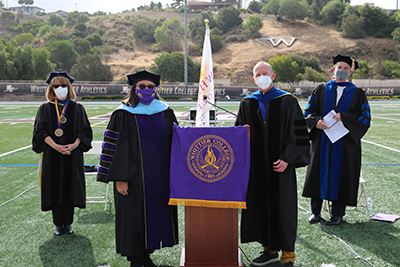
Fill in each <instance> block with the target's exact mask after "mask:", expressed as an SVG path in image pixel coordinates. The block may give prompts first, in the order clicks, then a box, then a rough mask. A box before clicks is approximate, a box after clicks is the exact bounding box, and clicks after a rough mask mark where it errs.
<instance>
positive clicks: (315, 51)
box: [0, 12, 397, 83]
mask: <svg viewBox="0 0 400 267" xmlns="http://www.w3.org/2000/svg"><path fill="white" fill-rule="evenodd" d="M136 16H148V17H150V18H153V19H160V18H163V17H164V18H166V19H167V20H169V19H172V18H174V17H177V18H179V19H180V20H181V21H182V23H183V22H184V14H183V13H168V12H133V13H123V14H117V15H115V14H114V15H109V16H101V17H92V18H91V19H90V20H89V21H88V22H87V23H86V25H87V32H88V34H90V33H93V32H95V31H101V32H102V36H103V39H104V40H106V41H105V43H104V44H103V46H102V47H101V50H100V51H101V53H102V60H103V62H104V63H105V64H108V65H110V67H111V71H112V72H113V74H114V80H118V79H121V78H124V77H126V74H128V73H131V72H133V71H134V70H135V69H138V68H149V67H150V66H151V64H153V60H154V58H155V57H156V56H157V55H158V54H159V53H160V52H154V51H152V50H151V45H148V44H144V43H143V42H141V41H140V40H135V39H134V37H133V30H132V24H133V23H134V21H135V19H137V17H136ZM197 16H199V15H198V14H193V13H189V14H188V21H190V20H192V19H194V18H196V17H197ZM241 16H242V18H243V20H244V22H245V21H246V19H247V18H248V16H249V15H245V14H244V15H241ZM260 16H261V17H262V18H263V21H264V26H263V28H262V29H261V31H260V33H261V38H258V39H249V40H247V41H245V42H230V43H227V42H225V41H223V48H222V49H221V50H220V51H218V52H217V53H214V54H213V64H214V68H215V73H214V75H215V78H229V79H231V81H232V83H240V82H248V81H249V80H250V79H251V70H252V67H253V66H254V64H255V63H256V62H258V61H260V60H264V61H268V60H269V59H270V58H274V57H276V56H278V55H291V54H298V55H302V56H315V57H317V58H318V59H319V60H320V62H321V65H322V67H323V68H324V69H325V71H326V73H327V74H329V73H330V68H331V67H332V66H331V58H332V56H333V55H336V54H338V53H340V54H345V55H349V56H352V57H354V58H356V59H361V60H367V63H368V65H369V66H373V65H374V64H375V63H376V62H377V61H380V60H386V59H389V57H390V53H391V52H392V53H393V51H396V49H395V46H396V45H397V43H396V42H395V41H394V40H391V39H377V38H373V37H368V38H363V39H348V38H343V37H342V36H341V33H340V32H338V31H336V30H335V29H334V27H333V26H320V25H319V24H317V23H311V22H306V21H299V22H296V23H290V22H288V21H277V20H276V18H275V17H274V16H272V15H268V16H263V15H260ZM39 19H43V18H39ZM24 20H26V18H25V19H24ZM65 31H66V32H71V31H72V28H70V29H68V28H66V29H65ZM0 33H2V35H3V34H4V29H1V28H0ZM230 34H231V32H228V33H226V34H224V37H225V38H226V37H228V36H229V35H230ZM45 38H46V36H43V37H42V39H41V40H36V41H35V43H34V45H35V46H40V44H43V43H44V41H45ZM267 38H276V39H275V42H277V41H278V40H279V38H282V39H284V40H286V42H288V43H289V42H290V41H291V40H292V38H296V40H295V41H294V43H293V44H292V45H291V46H290V47H288V46H287V45H285V44H284V43H283V42H281V43H280V44H279V45H278V46H276V47H274V46H273V45H272V44H271V42H270V41H268V40H267ZM188 45H189V46H193V45H195V44H193V43H192V40H190V39H189V44H188ZM182 47H183V46H182ZM180 52H182V53H183V52H184V50H183V49H182V50H181V51H180ZM189 56H190V57H191V58H192V60H193V61H196V62H201V56H194V55H190V54H189Z"/></svg>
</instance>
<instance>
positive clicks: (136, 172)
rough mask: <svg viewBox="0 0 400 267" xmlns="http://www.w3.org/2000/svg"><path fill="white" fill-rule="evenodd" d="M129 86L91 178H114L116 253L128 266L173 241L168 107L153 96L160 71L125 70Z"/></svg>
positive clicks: (148, 266)
mask: <svg viewBox="0 0 400 267" xmlns="http://www.w3.org/2000/svg"><path fill="white" fill-rule="evenodd" d="M128 83H129V85H132V89H131V90H130V93H129V95H128V97H127V98H126V99H125V100H123V101H122V105H120V106H119V107H118V108H117V109H116V110H114V112H113V113H112V115H111V118H110V122H109V124H108V126H107V129H106V131H105V132H104V142H103V145H102V148H103V150H102V153H101V156H100V166H99V168H98V176H97V180H98V181H101V182H106V183H108V182H110V181H113V182H114V199H115V240H116V247H117V253H119V254H121V255H122V256H126V257H127V259H128V261H130V262H131V266H134V267H142V266H145V267H152V266H156V265H155V264H154V263H153V262H152V260H151V259H150V254H151V253H152V252H153V251H154V250H156V249H160V248H161V247H171V246H173V245H175V244H177V243H178V224H177V209H176V206H169V205H168V201H169V164H170V151H171V141H172V126H173V123H174V122H175V123H176V122H177V120H176V118H175V115H174V112H173V110H172V109H171V108H170V107H169V106H168V105H167V104H166V103H165V102H163V101H160V100H159V96H158V95H157V93H156V90H155V88H156V87H157V86H159V84H160V75H158V74H154V73H151V72H147V71H145V70H144V71H139V72H136V73H133V74H130V75H128Z"/></svg>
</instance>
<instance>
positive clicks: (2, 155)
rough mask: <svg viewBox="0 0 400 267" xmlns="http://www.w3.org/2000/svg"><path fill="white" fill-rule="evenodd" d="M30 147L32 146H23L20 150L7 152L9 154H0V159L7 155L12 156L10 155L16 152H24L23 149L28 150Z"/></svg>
mask: <svg viewBox="0 0 400 267" xmlns="http://www.w3.org/2000/svg"><path fill="white" fill-rule="evenodd" d="M30 147H32V145H29V146H24V147H21V148H18V149H15V150H13V151H9V152H6V153H3V154H0V158H1V157H4V156H7V155H9V154H12V153H14V152H18V151H21V150H24V149H27V148H30Z"/></svg>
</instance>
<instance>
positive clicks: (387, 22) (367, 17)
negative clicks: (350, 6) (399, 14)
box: [357, 3, 400, 38]
mask: <svg viewBox="0 0 400 267" xmlns="http://www.w3.org/2000/svg"><path fill="white" fill-rule="evenodd" d="M357 12H358V13H359V14H360V16H363V17H364V30H365V33H366V35H368V36H374V37H377V38H390V37H391V33H392V32H393V31H394V29H396V28H397V27H399V26H400V25H399V23H398V22H397V23H396V20H395V17H394V16H388V15H387V14H386V11H384V10H383V9H382V8H379V7H375V6H374V4H370V3H366V4H364V5H363V6H359V7H358V10H357Z"/></svg>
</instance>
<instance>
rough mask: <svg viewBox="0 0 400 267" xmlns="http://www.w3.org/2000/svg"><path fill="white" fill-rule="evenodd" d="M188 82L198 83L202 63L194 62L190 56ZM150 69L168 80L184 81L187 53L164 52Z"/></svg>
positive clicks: (156, 58) (157, 57)
mask: <svg viewBox="0 0 400 267" xmlns="http://www.w3.org/2000/svg"><path fill="white" fill-rule="evenodd" d="M187 60H188V62H187V63H188V82H190V83H197V82H199V80H200V67H201V64H200V63H196V62H193V61H192V59H191V58H190V57H188V59H187ZM150 71H152V72H155V73H158V74H160V75H161V77H162V79H163V80H166V81H168V82H183V81H184V80H185V78H184V73H185V55H184V54H183V53H179V52H172V53H166V52H164V53H162V54H159V55H158V56H156V57H155V59H154V64H153V65H152V66H151V67H150Z"/></svg>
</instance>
